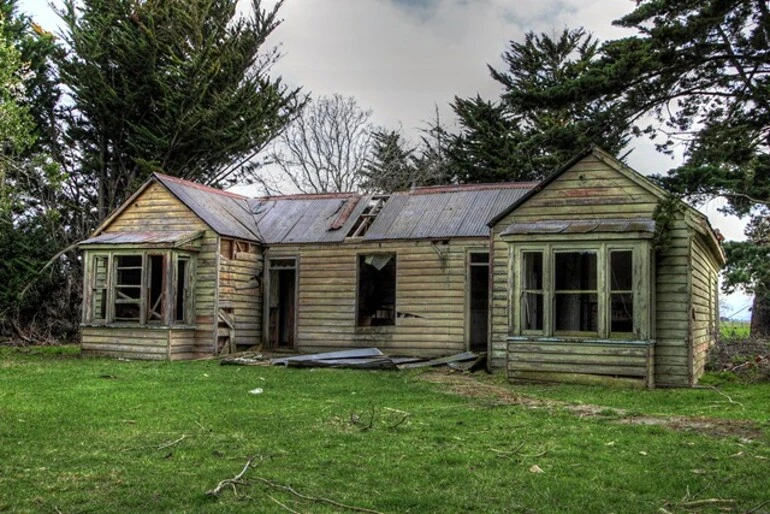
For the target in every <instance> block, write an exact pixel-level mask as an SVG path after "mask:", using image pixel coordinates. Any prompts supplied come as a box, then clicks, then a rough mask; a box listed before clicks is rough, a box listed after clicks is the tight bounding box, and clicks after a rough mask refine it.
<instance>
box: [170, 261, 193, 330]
mask: <svg viewBox="0 0 770 514" xmlns="http://www.w3.org/2000/svg"><path fill="white" fill-rule="evenodd" d="M189 269H190V260H189V259H187V258H186V257H179V259H178V260H177V261H176V291H175V295H174V296H176V305H175V309H174V320H175V321H179V322H182V323H184V322H186V321H187V310H188V307H187V306H188V303H189V301H190V288H189V283H190V276H189V275H190V273H189Z"/></svg>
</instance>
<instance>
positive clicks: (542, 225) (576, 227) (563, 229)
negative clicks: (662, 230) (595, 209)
mask: <svg viewBox="0 0 770 514" xmlns="http://www.w3.org/2000/svg"><path fill="white" fill-rule="evenodd" d="M590 232H620V233H622V232H649V233H652V232H655V220H652V219H649V218H628V219H623V218H617V219H603V220H596V219H590V220H586V219H579V220H549V221H535V222H529V223H518V222H514V223H511V224H510V225H509V226H508V227H507V228H506V229H505V230H504V231H503V233H502V235H503V236H512V235H524V234H588V233H590Z"/></svg>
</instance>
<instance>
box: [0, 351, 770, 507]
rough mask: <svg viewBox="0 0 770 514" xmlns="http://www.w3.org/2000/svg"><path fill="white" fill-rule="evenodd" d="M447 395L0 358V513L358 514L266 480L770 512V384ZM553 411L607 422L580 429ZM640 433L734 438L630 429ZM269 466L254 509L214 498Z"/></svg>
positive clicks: (380, 500)
mask: <svg viewBox="0 0 770 514" xmlns="http://www.w3.org/2000/svg"><path fill="white" fill-rule="evenodd" d="M437 376H438V375H437V374H436V373H432V374H428V375H426V374H422V373H419V372H410V373H404V372H385V371H375V372H364V371H344V370H308V369H303V370H299V369H296V370H295V369H285V368H265V367H238V366H219V365H218V363H217V362H213V361H203V362H188V363H149V362H124V361H117V360H107V359H104V360H102V359H82V358H80V357H79V355H78V351H77V348H64V349H61V348H59V349H32V350H15V349H8V348H6V349H0V512H6V511H8V512H51V513H57V512H61V513H64V514H69V513H73V512H94V513H104V512H144V513H148V512H228V513H229V512H249V513H253V512H260V513H261V512H289V511H290V510H291V511H296V512H350V511H346V510H344V509H342V508H341V507H336V506H333V505H330V504H324V503H319V502H314V501H310V500H304V499H301V498H299V497H297V496H295V495H293V494H291V493H289V492H287V491H286V490H282V489H279V488H276V487H271V486H269V485H267V484H266V483H265V482H263V481H258V480H255V479H257V477H261V478H264V479H267V480H269V481H271V482H273V483H277V484H285V485H291V486H292V487H293V488H294V489H295V490H296V491H298V492H299V493H302V494H305V495H311V496H316V497H325V498H329V499H333V500H335V501H337V502H341V503H344V504H348V505H352V506H356V507H360V508H366V509H371V510H375V511H379V512H398V513H401V512H442V513H443V512H478V513H491V512H544V513H546V512H547V513H551V512H605V513H606V512H663V511H659V509H660V508H664V509H665V510H667V511H669V512H725V510H727V511H732V512H748V511H752V512H755V513H760V512H770V503H765V502H767V501H768V500H770V496H768V494H769V493H768V491H770V439H769V436H770V414H769V411H770V409H768V407H770V385H768V384H753V385H747V386H743V385H739V384H735V383H728V384H722V385H719V389H720V391H721V393H720V392H717V391H716V390H713V389H701V390H655V391H632V390H624V389H611V388H600V387H588V386H583V387H575V386H534V385H527V386H519V385H508V384H505V383H504V381H502V380H501V379H500V377H496V376H495V377H492V378H489V377H486V376H484V375H482V376H480V377H479V378H478V380H480V381H481V382H482V384H481V385H480V386H479V389H478V390H477V391H476V392H475V393H474V394H471V395H467V394H466V395H463V394H457V391H460V392H462V390H461V389H458V388H457V387H452V386H451V385H449V384H446V383H443V384H442V383H435V380H426V377H427V378H430V377H437ZM464 380H465V385H466V386H467V387H473V384H474V383H475V382H474V380H475V377H474V378H471V379H468V378H465V379H464ZM255 388H261V389H262V390H263V393H262V394H258V395H254V394H249V391H250V390H252V389H255ZM506 395H507V396H506ZM725 395H727V396H725ZM522 396H523V397H528V398H534V399H536V400H537V401H533V402H529V403H528V402H524V403H520V402H518V401H516V400H515V399H516V398H521V397H522ZM728 397H729V400H728ZM506 398H507V400H506ZM512 399H513V400H512ZM504 400H505V401H504ZM554 400H559V401H563V402H566V404H576V403H591V404H597V405H601V406H606V408H602V409H599V410H597V414H596V415H592V416H581V415H577V414H576V413H575V411H574V410H570V409H569V408H566V407H565V406H564V405H562V404H557V403H554ZM619 409H624V410H626V411H627V412H625V413H620V412H619ZM402 412H407V413H409V416H408V417H407V418H406V419H405V420H404V418H403V416H404V414H402ZM372 413H374V419H373V421H370V420H371V419H372ZM641 415H646V416H649V417H652V416H709V417H715V418H720V419H723V420H727V421H725V422H724V423H726V425H725V426H727V427H728V430H727V432H725V433H721V434H718V435H717V434H714V433H708V431H706V433H704V431H702V430H700V429H698V428H697V426H696V425H695V424H694V425H693V426H692V427H688V426H684V427H681V428H680V429H672V428H666V427H665V426H656V425H652V426H650V425H646V424H634V423H630V424H629V423H624V422H623V421H624V420H627V419H630V418H633V417H634V416H641ZM351 420H356V421H355V422H354V421H351ZM701 421H702V420H701ZM731 423H735V424H736V427H738V426H740V427H741V428H740V430H738V429H736V431H735V432H731V431H730V430H729V427H730V426H731V425H730V424H731ZM747 430H748V432H749V434H750V435H749V436H747V432H746V431H747ZM183 436H184V437H183ZM251 456H258V464H256V465H255V467H254V468H253V469H250V470H249V471H248V472H247V474H246V476H245V479H246V480H249V479H251V483H250V484H249V485H244V486H239V487H238V488H237V495H236V494H234V493H233V491H232V489H226V490H224V491H223V492H222V494H221V495H220V496H219V497H216V498H215V497H210V496H207V495H206V494H205V492H206V491H208V490H210V489H212V488H213V487H214V486H216V485H217V483H218V482H219V481H220V480H222V479H225V478H231V477H233V476H234V475H235V474H236V473H238V472H239V471H241V469H242V468H243V466H244V464H245V463H246V461H247V459H248V458H249V457H251ZM533 466H537V468H534V467H533ZM537 469H540V470H542V473H540V472H533V471H537ZM714 499H718V500H724V501H721V502H714V501H712V502H704V500H714ZM282 505H283V506H282ZM752 509H754V510H752Z"/></svg>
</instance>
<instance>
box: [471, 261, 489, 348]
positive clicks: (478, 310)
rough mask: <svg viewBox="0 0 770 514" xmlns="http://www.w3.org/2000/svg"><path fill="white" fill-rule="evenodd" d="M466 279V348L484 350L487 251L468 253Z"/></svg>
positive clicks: (487, 279) (487, 312) (486, 324)
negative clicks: (467, 284) (468, 325)
mask: <svg viewBox="0 0 770 514" xmlns="http://www.w3.org/2000/svg"><path fill="white" fill-rule="evenodd" d="M468 279H469V282H470V290H469V291H468V314H469V316H470V329H469V333H468V339H469V341H468V349H469V350H471V351H473V352H485V351H487V337H488V335H487V326H488V320H489V252H472V253H470V254H468Z"/></svg>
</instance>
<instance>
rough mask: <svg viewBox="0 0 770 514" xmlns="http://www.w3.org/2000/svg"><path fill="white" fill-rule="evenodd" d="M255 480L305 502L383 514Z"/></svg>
mask: <svg viewBox="0 0 770 514" xmlns="http://www.w3.org/2000/svg"><path fill="white" fill-rule="evenodd" d="M254 480H257V481H259V482H262V483H263V484H265V485H268V486H270V487H272V488H273V489H282V490H284V491H288V492H290V493H291V494H293V495H294V496H296V497H297V498H302V499H303V500H308V501H313V502H317V503H327V504H329V505H333V506H334V507H339V508H341V509H346V510H352V511H355V512H368V513H369V514H382V513H381V512H380V511H378V510H372V509H367V508H365V507H356V506H354V505H346V504H344V503H340V502H338V501H334V500H330V499H329V498H322V497H320V496H310V495H307V494H302V493H300V492H298V491H296V490H295V489H294V488H293V487H291V486H288V485H283V484H278V483H275V482H272V481H270V480H268V479H266V478H263V477H254Z"/></svg>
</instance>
